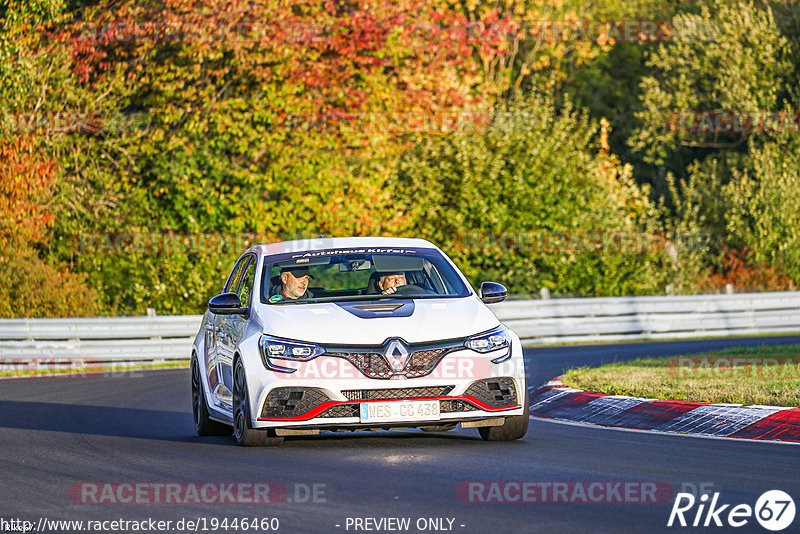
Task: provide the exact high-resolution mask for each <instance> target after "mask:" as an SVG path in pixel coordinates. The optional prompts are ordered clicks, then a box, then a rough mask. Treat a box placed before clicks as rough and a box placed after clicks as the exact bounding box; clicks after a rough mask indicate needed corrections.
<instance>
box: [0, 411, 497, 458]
mask: <svg viewBox="0 0 800 534" xmlns="http://www.w3.org/2000/svg"><path fill="white" fill-rule="evenodd" d="M0 428H17V429H23V430H40V431H47V432H69V433H73V434H85V435H96V436H111V437H120V438H140V439H149V440H163V441H174V442H185V443H198V444H206V445H224V446H230V447H236V446H238V445H236V442H235V441H234V440H233V438H232V437H229V436H218V437H200V436H197V435H196V434H195V432H194V424H193V421H192V414H191V413H190V412H173V411H166V410H145V409H137V408H116V407H107V406H89V405H81V404H60V403H50V402H32V401H8V400H0ZM437 441H438V442H441V443H443V444H444V443H448V444H453V443H459V442H461V443H469V442H480V441H482V440H481V439H480V438H479V436H478V434H477V432H475V435H472V433H471V432H470V433H469V434H465V433H461V432H455V431H449V432H421V431H416V430H394V431H377V432H347V433H333V432H328V433H323V434H320V435H317V436H291V437H287V438H286V439H285V442H284V446H289V447H292V448H302V447H305V446H311V447H317V448H318V447H341V446H345V447H354V446H355V447H359V446H378V445H380V444H381V443H383V444H386V445H395V446H396V445H402V446H413V445H420V444H421V443H426V444H432V443H434V442H437Z"/></svg>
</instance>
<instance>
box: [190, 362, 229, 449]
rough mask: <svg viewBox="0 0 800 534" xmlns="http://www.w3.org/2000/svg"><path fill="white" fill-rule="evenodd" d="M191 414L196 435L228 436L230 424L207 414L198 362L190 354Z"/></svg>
mask: <svg viewBox="0 0 800 534" xmlns="http://www.w3.org/2000/svg"><path fill="white" fill-rule="evenodd" d="M191 371H192V415H193V417H194V429H195V431H196V432H197V435H198V436H230V435H231V433H232V432H233V428H232V427H231V426H230V425H226V424H224V423H220V422H219V421H214V420H213V419H211V417H209V415H208V405H207V404H206V396H205V389H204V387H203V381H202V380H201V379H200V364H199V363H198V361H197V356H194V355H192V363H191Z"/></svg>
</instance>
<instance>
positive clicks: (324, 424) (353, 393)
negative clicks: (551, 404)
mask: <svg viewBox="0 0 800 534" xmlns="http://www.w3.org/2000/svg"><path fill="white" fill-rule="evenodd" d="M523 387H524V386H523V385H522V384H519V383H518V381H517V380H516V379H514V378H513V377H510V376H509V377H492V378H485V379H480V380H475V381H472V382H469V383H466V384H460V385H456V384H442V385H424V386H411V387H392V388H390V387H381V388H372V389H342V390H338V391H332V390H330V389H326V388H318V387H305V386H283V387H280V386H279V387H275V388H273V389H271V390H270V391H269V392H268V393H267V394H266V395H265V396H264V398H263V400H262V402H261V404H260V410H259V412H258V413H259V416H258V418H257V422H256V424H255V425H254V426H255V427H256V428H275V427H305V428H312V427H315V428H325V429H333V428H342V427H359V426H364V427H370V428H371V427H375V426H376V425H375V423H370V422H362V421H361V419H360V417H359V413H360V408H361V404H363V403H374V402H401V401H408V400H425V401H438V402H439V418H438V419H431V420H429V421H405V420H402V419H398V420H396V421H388V422H383V423H381V425H378V426H382V427H386V426H390V427H394V428H399V427H407V428H414V427H420V426H428V425H437V424H439V425H440V424H443V423H445V424H446V423H458V422H461V421H474V420H480V419H485V418H497V417H504V416H513V415H520V414H521V413H522V404H521V402H520V398H521V396H520V394H521V390H522V388H523Z"/></svg>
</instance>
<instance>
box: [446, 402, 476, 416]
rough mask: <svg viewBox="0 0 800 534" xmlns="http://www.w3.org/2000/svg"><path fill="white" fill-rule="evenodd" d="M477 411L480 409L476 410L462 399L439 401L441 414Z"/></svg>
mask: <svg viewBox="0 0 800 534" xmlns="http://www.w3.org/2000/svg"><path fill="white" fill-rule="evenodd" d="M477 409H478V408H475V407H474V406H472V405H471V404H469V403H466V402H464V401H463V400H461V399H453V400H441V401H439V412H440V413H454V412H472V411H474V410H477Z"/></svg>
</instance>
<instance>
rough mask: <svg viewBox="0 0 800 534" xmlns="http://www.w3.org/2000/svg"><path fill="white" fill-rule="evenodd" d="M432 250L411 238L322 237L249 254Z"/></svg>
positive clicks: (260, 248) (263, 247) (256, 248)
mask: <svg viewBox="0 0 800 534" xmlns="http://www.w3.org/2000/svg"><path fill="white" fill-rule="evenodd" d="M364 247H368V248H432V249H436V248H437V247H436V245H434V244H433V243H431V242H430V241H426V240H425V239H418V238H409V237H320V238H316V239H296V240H294V241H280V242H277V243H268V244H263V245H255V246H253V247H250V249H249V250H248V251H247V252H255V253H256V254H258V255H261V256H271V255H273V254H284V253H287V252H303V251H309V250H326V249H338V248H341V249H348V248H364Z"/></svg>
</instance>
